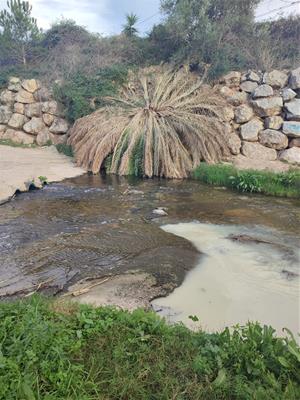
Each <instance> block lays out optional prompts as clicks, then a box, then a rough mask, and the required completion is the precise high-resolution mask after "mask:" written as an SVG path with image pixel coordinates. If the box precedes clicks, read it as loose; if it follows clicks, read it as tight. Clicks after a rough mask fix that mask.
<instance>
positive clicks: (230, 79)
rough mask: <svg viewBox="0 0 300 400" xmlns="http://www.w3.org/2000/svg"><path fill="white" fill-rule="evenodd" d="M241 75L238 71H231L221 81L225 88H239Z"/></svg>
mask: <svg viewBox="0 0 300 400" xmlns="http://www.w3.org/2000/svg"><path fill="white" fill-rule="evenodd" d="M241 76H242V74H241V73H240V72H238V71H231V72H229V73H228V74H226V75H225V76H223V78H222V79H221V82H224V83H225V84H226V85H227V86H229V87H232V86H239V84H240V82H241Z"/></svg>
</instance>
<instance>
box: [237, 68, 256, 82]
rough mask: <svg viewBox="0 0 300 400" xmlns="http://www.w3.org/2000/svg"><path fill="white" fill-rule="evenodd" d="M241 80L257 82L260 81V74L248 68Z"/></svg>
mask: <svg viewBox="0 0 300 400" xmlns="http://www.w3.org/2000/svg"><path fill="white" fill-rule="evenodd" d="M241 80H242V81H243V82H244V81H252V82H257V83H259V82H260V81H261V76H260V75H259V74H258V73H257V72H255V71H251V70H249V71H248V72H246V73H245V74H243V76H242V79H241Z"/></svg>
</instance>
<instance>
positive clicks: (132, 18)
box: [122, 13, 138, 37]
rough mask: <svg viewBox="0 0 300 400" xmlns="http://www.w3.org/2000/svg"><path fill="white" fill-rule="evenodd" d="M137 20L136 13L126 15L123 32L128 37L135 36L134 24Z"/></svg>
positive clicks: (136, 31)
mask: <svg viewBox="0 0 300 400" xmlns="http://www.w3.org/2000/svg"><path fill="white" fill-rule="evenodd" d="M137 21H138V17H137V15H135V14H133V13H131V14H127V15H126V24H125V25H123V31H122V32H123V33H124V34H125V35H126V36H128V37H133V36H136V34H137V33H138V30H137V29H136V27H135V26H134V25H135V24H136V23H137Z"/></svg>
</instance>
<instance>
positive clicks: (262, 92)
mask: <svg viewBox="0 0 300 400" xmlns="http://www.w3.org/2000/svg"><path fill="white" fill-rule="evenodd" d="M273 94H274V91H273V88H272V86H270V85H266V84H263V85H259V86H257V88H256V89H255V90H254V92H253V94H252V96H253V98H254V99H258V98H260V97H270V96H273Z"/></svg>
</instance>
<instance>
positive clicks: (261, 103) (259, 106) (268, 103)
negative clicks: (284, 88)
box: [251, 97, 283, 117]
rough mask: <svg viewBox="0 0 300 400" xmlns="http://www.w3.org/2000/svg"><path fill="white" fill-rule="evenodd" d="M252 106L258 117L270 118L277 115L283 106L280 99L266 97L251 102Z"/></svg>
mask: <svg viewBox="0 0 300 400" xmlns="http://www.w3.org/2000/svg"><path fill="white" fill-rule="evenodd" d="M251 103H252V105H253V107H254V110H255V111H256V112H257V114H258V115H259V116H260V117H271V116H273V115H279V114H280V113H281V108H282V106H283V100H282V97H268V98H263V99H258V100H253V101H252V102H251Z"/></svg>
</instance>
